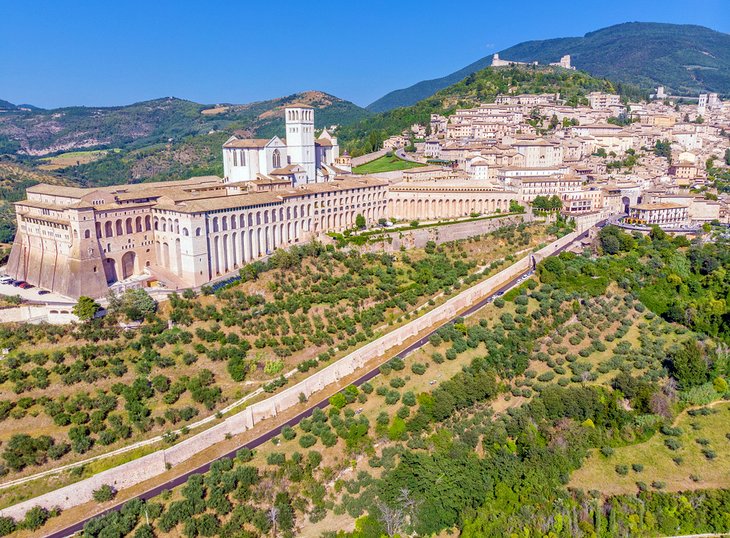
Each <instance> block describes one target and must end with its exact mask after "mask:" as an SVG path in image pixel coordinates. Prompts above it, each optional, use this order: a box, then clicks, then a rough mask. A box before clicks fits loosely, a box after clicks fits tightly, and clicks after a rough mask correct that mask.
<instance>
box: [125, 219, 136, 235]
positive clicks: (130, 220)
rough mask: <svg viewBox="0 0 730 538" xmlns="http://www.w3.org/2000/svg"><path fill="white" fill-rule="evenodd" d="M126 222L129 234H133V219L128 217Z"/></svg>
mask: <svg viewBox="0 0 730 538" xmlns="http://www.w3.org/2000/svg"><path fill="white" fill-rule="evenodd" d="M125 224H126V228H127V233H128V234H131V233H132V232H133V231H134V230H132V219H131V218H128V219H127V220H126V221H125Z"/></svg>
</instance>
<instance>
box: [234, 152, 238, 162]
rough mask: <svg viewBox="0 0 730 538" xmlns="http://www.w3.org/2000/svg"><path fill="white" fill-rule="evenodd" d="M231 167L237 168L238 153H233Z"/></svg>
mask: <svg viewBox="0 0 730 538" xmlns="http://www.w3.org/2000/svg"><path fill="white" fill-rule="evenodd" d="M233 166H238V152H237V151H235V150H234V151H233Z"/></svg>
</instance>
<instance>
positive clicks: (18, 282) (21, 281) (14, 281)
mask: <svg viewBox="0 0 730 538" xmlns="http://www.w3.org/2000/svg"><path fill="white" fill-rule="evenodd" d="M12 284H13V286H15V287H16V288H19V287H20V285H21V284H25V282H24V281H23V280H13V282H12Z"/></svg>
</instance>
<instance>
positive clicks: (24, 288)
mask: <svg viewBox="0 0 730 538" xmlns="http://www.w3.org/2000/svg"><path fill="white" fill-rule="evenodd" d="M18 287H19V288H20V289H23V290H27V289H30V288H32V287H33V284H28V283H27V282H21V283H20V284H18Z"/></svg>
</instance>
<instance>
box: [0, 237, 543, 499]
mask: <svg viewBox="0 0 730 538" xmlns="http://www.w3.org/2000/svg"><path fill="white" fill-rule="evenodd" d="M546 239H547V236H545V235H544V228H541V227H538V226H534V227H527V226H524V225H523V226H519V227H510V228H507V229H501V230H498V231H497V232H495V233H493V234H489V235H487V236H484V237H481V238H475V239H473V240H469V241H462V242H459V243H454V244H447V245H444V246H440V247H436V246H435V245H428V246H427V248H426V249H423V250H414V251H409V252H408V253H399V254H398V255H396V256H393V255H370V254H366V255H360V254H359V253H358V252H357V251H345V250H337V249H334V248H332V247H329V248H324V247H323V246H321V245H309V246H305V247H301V248H297V249H293V250H291V251H289V252H283V251H280V252H278V253H277V254H276V255H275V256H274V257H273V258H272V259H271V261H270V262H269V263H268V265H265V264H263V263H260V262H258V263H254V264H251V265H249V266H247V267H245V268H244V270H243V273H244V277H245V278H244V280H243V282H241V283H236V284H233V285H230V286H228V287H226V288H225V289H221V290H219V291H217V292H216V293H214V294H210V295H202V296H198V297H196V296H195V294H192V293H190V292H186V293H184V294H183V295H181V296H173V297H172V298H171V300H170V301H169V302H168V303H163V304H162V305H160V306H159V308H158V309H157V312H155V313H153V314H150V315H148V316H147V320H146V321H145V323H143V324H142V326H141V327H140V328H139V330H137V331H125V330H122V329H121V328H120V327H119V326H118V325H117V322H118V321H120V320H122V319H124V318H128V317H132V318H135V317H140V313H139V310H140V306H139V305H136V304H133V305H132V306H129V304H127V303H125V305H126V306H125V305H119V306H116V307H113V308H112V313H111V315H109V316H107V318H105V319H104V320H101V321H93V322H88V323H85V324H83V325H80V326H78V327H75V328H68V327H50V326H41V327H37V326H27V325H23V326H4V327H2V328H0V346H2V347H5V348H8V349H9V350H10V351H9V354H8V356H7V357H6V358H5V359H4V360H3V362H2V363H1V364H0V382H1V384H0V420H1V421H2V433H0V442H2V445H0V454H1V455H2V458H3V466H2V472H3V474H4V475H5V476H6V480H8V479H14V478H17V477H22V476H25V475H29V474H33V473H36V472H38V471H40V470H44V469H48V468H54V467H57V466H59V465H62V464H66V463H69V462H73V461H78V460H82V459H86V458H89V457H91V456H95V455H99V454H103V453H105V452H108V451H110V450H113V449H115V448H118V447H122V446H125V445H128V444H131V443H134V442H136V441H138V440H140V439H145V438H150V437H153V436H155V435H160V434H165V441H166V442H168V443H174V442H176V441H177V440H178V439H180V438H181V436H184V435H187V434H189V433H190V432H189V431H187V430H186V429H185V426H186V425H188V424H191V423H193V422H195V421H197V420H199V419H201V418H202V417H204V416H208V415H213V414H214V413H215V412H216V411H217V410H220V409H221V408H223V407H225V406H226V405H229V404H231V403H233V402H236V401H237V400H239V399H240V398H242V397H244V396H245V395H247V394H251V393H252V392H254V391H255V390H257V389H262V390H263V392H262V395H261V397H264V396H265V395H266V393H271V392H274V391H276V390H278V389H279V388H280V387H282V386H284V385H287V384H289V383H291V382H293V381H294V380H297V379H301V378H303V377H305V376H307V375H309V373H311V371H313V370H315V369H317V368H320V367H322V366H323V365H325V364H328V363H330V362H331V361H332V360H335V359H337V358H338V357H341V356H343V355H345V354H347V353H348V352H350V351H352V350H353V349H354V348H356V347H357V346H360V345H362V344H363V343H364V342H367V341H369V340H371V339H373V338H375V337H376V336H377V335H379V334H382V333H384V332H386V331H388V330H389V329H391V328H393V327H395V326H397V325H400V324H403V323H406V322H407V321H408V320H409V319H410V318H411V317H412V316H413V315H415V314H414V311H415V310H416V309H428V308H432V307H433V306H434V305H436V304H437V303H440V302H442V301H444V300H446V299H447V298H448V296H449V295H451V294H453V293H455V292H457V291H458V290H459V289H461V288H463V287H464V286H468V285H471V284H473V283H475V282H477V281H479V280H481V279H483V278H486V277H487V276H489V275H491V274H493V273H494V272H496V271H498V270H499V269H500V268H502V267H504V265H505V264H507V263H509V260H511V259H513V255H514V253H515V250H514V245H515V244H518V245H519V248H521V249H523V250H524V251H525V253H526V252H527V251H528V250H529V249H530V248H533V247H535V246H536V245H537V244H538V243H540V242H543V241H544V240H546ZM152 308H153V309H154V305H152ZM181 429H182V431H180V430H181ZM173 432H176V433H173ZM92 468H93V466H92V467H89V468H87V469H86V471H83V470H82V471H79V472H80V473H82V475H85V474H87V472H89V471H90V470H91V469H92ZM82 475H79V474H76V475H74V476H71V475H70V476H68V478H67V480H75V479H78V478H79V477H80V476H82ZM53 483H54V484H57V483H58V481H57V480H54V481H53ZM36 486H37V485H36ZM20 489H21V492H19V491H18V489H17V488H16V489H15V490H14V489H12V488H11V489H8V490H2V491H0V504H5V505H7V503H9V502H16V501H17V500H19V499H20V498H23V497H25V496H26V495H29V494H30V493H31V492H36V493H37V492H38V490H39V488H38V487H30V486H28V487H25V488H20ZM41 489H42V488H41Z"/></svg>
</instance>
